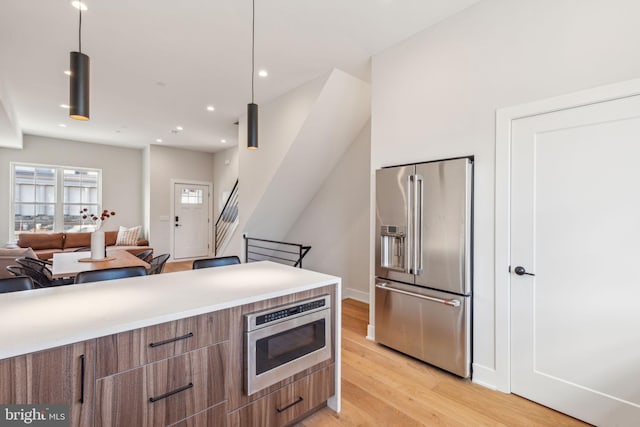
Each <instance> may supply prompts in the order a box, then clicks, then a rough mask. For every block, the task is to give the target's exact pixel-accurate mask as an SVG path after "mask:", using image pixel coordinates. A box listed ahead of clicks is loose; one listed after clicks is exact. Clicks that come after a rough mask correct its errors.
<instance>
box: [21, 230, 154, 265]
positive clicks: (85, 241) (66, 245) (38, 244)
mask: <svg viewBox="0 0 640 427" xmlns="http://www.w3.org/2000/svg"><path fill="white" fill-rule="evenodd" d="M117 238H118V232H117V231H105V232H104V241H105V244H106V245H107V249H109V248H110V247H113V248H117V249H124V250H126V251H129V252H130V253H132V254H133V255H137V254H139V253H140V252H143V251H146V250H148V249H152V248H151V247H149V242H148V241H147V240H146V239H138V240H137V241H136V244H135V245H132V246H116V241H117ZM16 245H17V247H19V248H31V249H33V252H34V253H35V254H36V256H37V257H38V258H40V259H45V260H46V259H51V258H53V254H54V253H56V252H73V251H75V250H76V249H79V248H83V247H89V246H91V233H85V232H83V233H20V236H19V238H18V241H17V242H16Z"/></svg>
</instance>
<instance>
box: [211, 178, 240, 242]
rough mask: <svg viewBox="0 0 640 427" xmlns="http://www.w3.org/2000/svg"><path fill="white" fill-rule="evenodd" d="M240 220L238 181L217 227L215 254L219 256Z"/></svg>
mask: <svg viewBox="0 0 640 427" xmlns="http://www.w3.org/2000/svg"><path fill="white" fill-rule="evenodd" d="M237 220H238V180H236V183H235V184H234V186H233V190H231V194H229V197H228V198H227V201H226V203H225V204H224V207H223V208H222V212H220V215H219V216H218V219H217V220H216V225H215V253H216V254H218V253H219V252H220V249H221V248H222V246H223V245H224V244H225V243H226V241H227V239H228V238H230V237H231V234H232V233H233V230H234V229H235V226H236V225H237Z"/></svg>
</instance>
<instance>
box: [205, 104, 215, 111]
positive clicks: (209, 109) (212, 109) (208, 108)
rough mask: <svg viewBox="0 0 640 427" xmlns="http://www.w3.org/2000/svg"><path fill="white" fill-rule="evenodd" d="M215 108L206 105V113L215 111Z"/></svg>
mask: <svg viewBox="0 0 640 427" xmlns="http://www.w3.org/2000/svg"><path fill="white" fill-rule="evenodd" d="M215 110H216V107H214V106H213V105H207V111H215Z"/></svg>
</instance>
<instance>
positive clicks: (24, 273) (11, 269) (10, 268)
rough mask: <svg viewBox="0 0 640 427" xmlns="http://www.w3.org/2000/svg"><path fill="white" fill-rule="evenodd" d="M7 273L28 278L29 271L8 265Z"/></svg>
mask: <svg viewBox="0 0 640 427" xmlns="http://www.w3.org/2000/svg"><path fill="white" fill-rule="evenodd" d="M6 268H7V271H8V272H9V273H11V274H13V275H14V276H28V275H29V274H28V273H27V270H26V269H25V268H24V267H20V266H19V265H8V266H7V267H6Z"/></svg>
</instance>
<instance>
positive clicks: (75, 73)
mask: <svg viewBox="0 0 640 427" xmlns="http://www.w3.org/2000/svg"><path fill="white" fill-rule="evenodd" d="M70 70H71V76H70V78H69V83H70V84H69V107H70V109H69V117H71V118H72V119H76V120H89V57H88V56H87V55H85V54H84V53H82V52H71V67H70Z"/></svg>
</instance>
